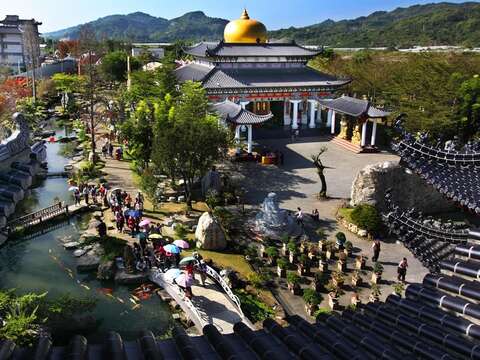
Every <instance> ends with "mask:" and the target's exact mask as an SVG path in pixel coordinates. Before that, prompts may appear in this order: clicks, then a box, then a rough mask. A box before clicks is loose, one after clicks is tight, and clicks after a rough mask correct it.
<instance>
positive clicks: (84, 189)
mask: <svg viewBox="0 0 480 360" xmlns="http://www.w3.org/2000/svg"><path fill="white" fill-rule="evenodd" d="M89 193H90V191H89V190H88V186H87V185H85V187H84V188H83V199H84V200H85V204H87V205H88V196H89Z"/></svg>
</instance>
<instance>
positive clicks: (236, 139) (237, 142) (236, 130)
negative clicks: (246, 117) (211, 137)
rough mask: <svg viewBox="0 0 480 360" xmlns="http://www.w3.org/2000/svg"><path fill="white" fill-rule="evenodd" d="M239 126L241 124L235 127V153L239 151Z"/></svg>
mask: <svg viewBox="0 0 480 360" xmlns="http://www.w3.org/2000/svg"><path fill="white" fill-rule="evenodd" d="M240 127H241V125H237V126H236V127H235V148H236V152H237V154H238V153H239V152H240Z"/></svg>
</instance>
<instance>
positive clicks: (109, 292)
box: [97, 288, 113, 295]
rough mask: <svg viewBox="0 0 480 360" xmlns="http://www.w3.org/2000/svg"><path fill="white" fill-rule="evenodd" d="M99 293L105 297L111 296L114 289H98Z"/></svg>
mask: <svg viewBox="0 0 480 360" xmlns="http://www.w3.org/2000/svg"><path fill="white" fill-rule="evenodd" d="M97 291H98V292H99V293H102V294H104V295H111V294H112V292H113V289H110V288H98V289H97Z"/></svg>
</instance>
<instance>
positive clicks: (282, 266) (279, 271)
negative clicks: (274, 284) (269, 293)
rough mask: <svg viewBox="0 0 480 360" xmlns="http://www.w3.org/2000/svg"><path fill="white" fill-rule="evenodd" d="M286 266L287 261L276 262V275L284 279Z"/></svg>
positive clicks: (281, 259) (282, 259)
mask: <svg viewBox="0 0 480 360" xmlns="http://www.w3.org/2000/svg"><path fill="white" fill-rule="evenodd" d="M287 266H288V261H287V260H286V259H285V258H280V259H278V260H277V274H278V276H279V277H281V278H285V277H286V276H287Z"/></svg>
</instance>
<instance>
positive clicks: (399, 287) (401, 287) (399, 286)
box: [392, 282, 405, 297]
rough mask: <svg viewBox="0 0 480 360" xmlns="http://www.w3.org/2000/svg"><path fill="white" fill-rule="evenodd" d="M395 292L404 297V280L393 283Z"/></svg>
mask: <svg viewBox="0 0 480 360" xmlns="http://www.w3.org/2000/svg"><path fill="white" fill-rule="evenodd" d="M392 288H393V294H394V295H397V296H400V297H402V294H403V292H404V290H405V285H404V284H403V283H402V282H397V283H395V284H393V286H392Z"/></svg>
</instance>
